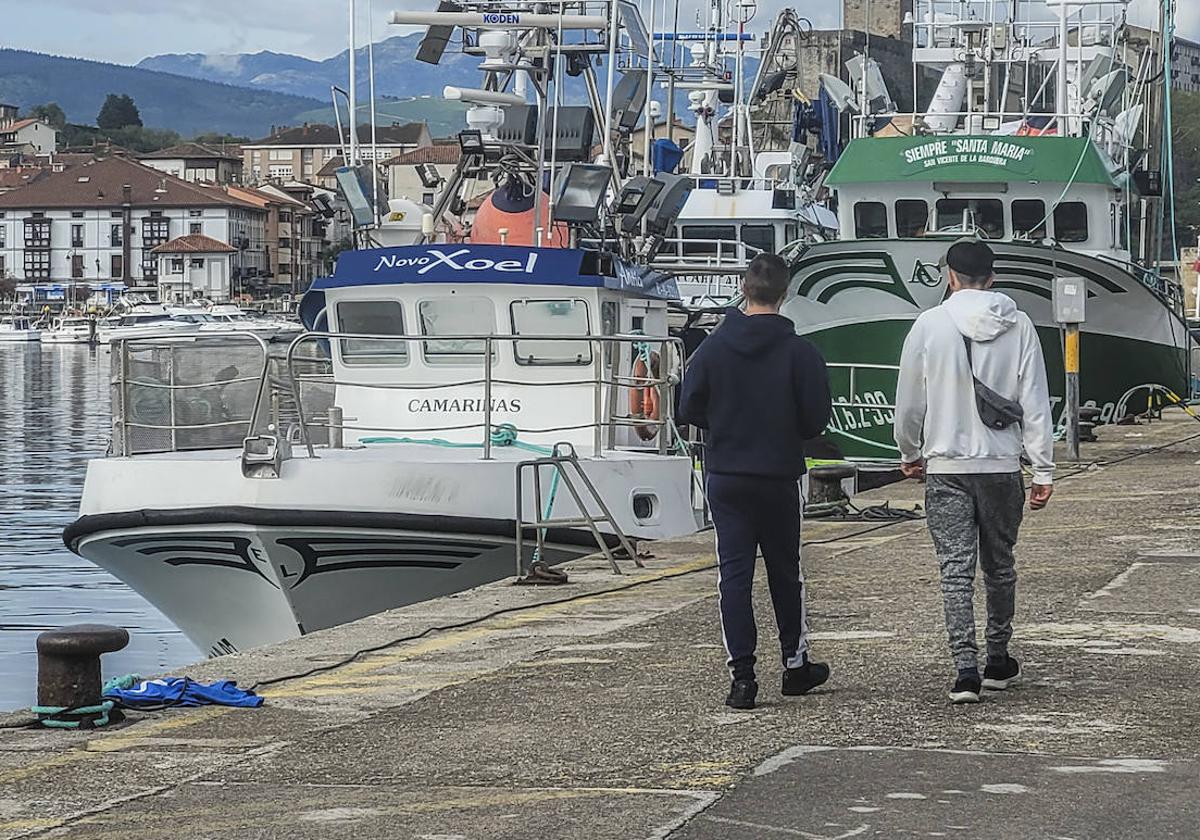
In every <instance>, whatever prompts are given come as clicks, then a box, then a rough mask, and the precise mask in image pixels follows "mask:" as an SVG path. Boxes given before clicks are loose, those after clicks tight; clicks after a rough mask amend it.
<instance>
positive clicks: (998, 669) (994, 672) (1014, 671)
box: [983, 656, 1021, 691]
mask: <svg viewBox="0 0 1200 840" xmlns="http://www.w3.org/2000/svg"><path fill="white" fill-rule="evenodd" d="M1020 681H1021V663H1020V662H1018V661H1017V660H1015V659H1013V658H1012V657H1011V656H1010V657H1008V659H1006V660H1005V661H1004V662H1001V663H999V664H996V665H993V664H992V663H991V662H989V663H988V664H987V667H986V668H984V669H983V687H984V688H986V689H988V690H989V691H1003V690H1004V689H1006V688H1008V687H1009V686H1010V685H1015V684H1017V683H1019V682H1020Z"/></svg>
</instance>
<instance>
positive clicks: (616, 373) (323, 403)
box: [250, 332, 684, 460]
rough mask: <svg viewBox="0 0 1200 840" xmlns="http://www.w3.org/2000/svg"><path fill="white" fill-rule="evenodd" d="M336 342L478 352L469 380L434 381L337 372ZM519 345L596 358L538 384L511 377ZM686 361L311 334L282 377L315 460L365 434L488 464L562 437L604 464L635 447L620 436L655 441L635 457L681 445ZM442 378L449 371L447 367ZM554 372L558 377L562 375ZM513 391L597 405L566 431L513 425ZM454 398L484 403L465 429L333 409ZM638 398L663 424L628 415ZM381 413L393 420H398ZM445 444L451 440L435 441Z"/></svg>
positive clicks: (396, 367) (439, 339) (670, 352)
mask: <svg viewBox="0 0 1200 840" xmlns="http://www.w3.org/2000/svg"><path fill="white" fill-rule="evenodd" d="M334 342H341V345H340V346H341V348H343V350H342V352H345V349H344V348H346V347H347V344H346V342H354V343H355V346H356V349H358V350H359V352H362V350H363V349H364V348H365V347H367V346H370V344H371V343H376V344H378V345H379V346H381V348H383V349H381V352H380V355H379V357H378V358H384V357H385V356H386V354H387V353H388V352H391V353H393V354H394V353H395V352H396V348H397V346H398V345H399V344H401V343H403V345H404V347H405V348H406V349H405V351H404V353H405V356H406V358H409V356H408V354H409V353H410V352H411V351H409V350H408V349H407V348H410V347H425V348H428V347H429V346H430V345H431V344H441V343H444V342H454V343H456V344H458V345H459V346H460V347H463V346H466V345H470V346H471V347H472V349H471V350H469V351H462V353H461V355H463V356H464V357H469V359H470V361H469V362H467V364H468V365H469V367H467V368H466V370H469V373H467V374H466V375H465V376H464V375H460V376H455V377H454V378H444V379H442V378H439V379H437V380H436V381H429V379H428V376H427V374H428V372H429V370H430V368H429V367H422V368H421V370H422V375H418V374H414V373H412V372H410V371H406V367H407V366H406V365H404V364H395V363H393V364H390V365H389V364H376V365H372V364H366V365H361V366H350V365H345V364H342V365H337V366H335V365H334V363H333V358H332V350H333V344H334ZM518 344H527V345H528V344H534V345H547V344H554V345H567V346H571V347H578V348H580V350H579V354H578V355H577V358H587V357H590V362H586V363H584V364H577V363H575V364H571V365H570V366H568V365H567V364H564V363H559V364H554V363H553V362H547V363H545V364H544V365H538V366H536V367H534V368H532V370H535V371H537V374H536V375H530V376H525V377H521V378H515V377H514V375H513V373H512V372H513V371H515V370H521V369H522V368H521V367H518V365H517V364H515V358H516V356H515V354H516V352H517V351H516V347H517V345H518ZM313 348H318V349H319V350H320V352H321V354H322V358H321V360H320V361H321V363H320V367H321V369H320V370H318V369H315V368H314V366H313V362H314V354H313V353H312V352H311V351H312V350H313ZM306 349H307V350H308V351H309V352H306ZM509 354H512V355H511V356H510V355H509ZM367 356H368V357H369V356H370V354H367ZM683 358H684V351H683V342H682V340H681V339H678V338H673V337H662V336H647V335H640V334H630V335H605V336H596V335H584V336H581V335H554V334H546V335H542V334H524V333H523V334H520V335H513V334H498V333H489V334H473V335H442V336H430V335H426V334H420V335H416V334H387V335H384V334H363V333H342V332H308V333H304V334H302V335H299V336H297V337H296V338H295V339H293V340H292V342H291V343H290V344H289V346H288V349H287V351H286V353H285V354H284V356H283V358H282V360H281V366H280V371H281V373H282V375H283V378H284V381H283V382H282V383H281V384H282V386H283V389H284V391H285V395H284V402H285V403H286V404H287V407H288V408H289V409H290V410H292V411H294V417H293V418H292V419H293V420H294V422H295V429H296V435H297V437H298V440H296V441H294V443H296V444H298V445H300V446H302V447H303V448H304V449H305V450H306V451H307V453H308V455H309V456H310V457H317V446H318V445H319V444H320V443H322V442H324V443H325V445H326V446H328V447H330V448H337V447H339V446H341V445H342V441H343V440H344V438H345V433H346V432H347V431H351V432H357V433H359V434H360V435H362V436H364V437H365V439H367V440H373V441H376V442H388V441H392V440H395V441H398V442H427V443H433V444H440V445H452V446H466V447H469V446H478V447H479V449H480V450H481V455H482V457H483V458H484V459H485V460H488V459H491V458H492V457H493V450H494V448H495V447H500V446H505V445H511V444H512V443H514V442H516V441H520V442H522V444H525V445H531V444H533V443H534V442H535V441H536V442H537V443H538V444H543V445H548V444H551V443H554V442H557V440H558V439H560V438H564V437H573V438H574V439H575V440H576V442H577V443H579V442H582V440H583V439H584V438H590V439H591V444H592V449H593V452H594V453H595V455H596V457H603V453H604V452H605V451H612V450H615V449H617V448H619V447H627V446H631V445H635V444H632V443H631V442H630V441H629V437H630V434H629V432H625V433H622V429H626V430H638V431H640V432H642V433H643V434H644V435H645V438H649V441H648V442H646V443H645V444H644V445H643V446H639V447H637V448H650V447H653V448H655V449H657V451H658V452H659V453H661V454H667V453H669V452H671V451H673V450H675V449H677V448H679V447H680V446H681V445H682V441H681V440H680V439H679V434H678V431H677V429H676V427H675V422H674V417H673V409H674V392H675V388H676V386H677V385H678V384H679V382H680V377H681V375H682V361H683ZM639 362H640V364H639ZM455 367H457V370H459V371H462V370H464V368H463V367H458V366H455ZM455 367H452V366H450V365H446V366H445V371H446V373H447V374H449V373H450V371H452V370H454V369H455ZM302 368H307V369H302ZM438 370H439V372H441V369H440V368H439V369H438ZM642 370H644V373H643V372H642ZM546 371H557V372H558V375H552V374H548V373H546ZM622 371H627V372H624V373H623V372H622ZM514 388H520V389H531V390H530V391H525V393H530V392H532V391H540V390H544V389H555V388H559V389H562V388H574V389H576V391H577V393H578V394H583V393H588V394H590V398H591V406H590V407H589V410H587V411H581V412H576V414H575V417H574V418H571V417H568V418H566V419H565V420H564V421H562V422H557V423H556V422H554V421H552V420H547V421H542V422H535V423H523V422H519V421H517V422H514V415H513V414H512V413H511V412H505V411H503V410H502V409H500V408H498V406H497V399H495V398H496V397H497V395H498V394H499V393H500V391H501V390H503V391H504V392H505V393H508V394H511V393H512V391H513V389H514ZM455 389H457V391H456V393H458V394H461V393H463V391H462V389H470V390H469V392H467V393H470V394H474V395H477V396H472V397H469V398H468V401H469V402H471V403H472V406H471V410H468V411H460V412H455V413H457V414H461V415H463V416H464V419H463V420H462V422H441V423H439V422H435V423H433V424H422V425H402V424H395V423H389V422H387V421H386V420H384V419H382V417H347V416H345V414H346V406H345V405H337V404H335V403H336V401H337V400H338V399H339V398H341V397H343V396H345V395H353V396H354V397H355V398H356V400H357V401H358V402H360V403H361V402H364V401H365V402H371V401H372V400H376V402H375V403H374V404H376V405H378V404H379V403H378V402H377V400H379V399H383V400H386V399H387V396H382V397H371V396H368V395H372V394H375V395H389V394H396V393H397V392H408V393H409V394H410V395H411V394H414V393H417V394H430V395H436V394H437V393H438V392H442V393H445V392H448V391H454V390H455ZM634 390H638V391H641V392H643V393H645V392H648V391H653V392H654V394H655V396H656V401H657V404H658V406H659V407H660V411H659V416H658V417H657V418H652V417H645V416H640V415H636V414H634V413H633V412H632V411H630V410H628V406H627V404H626V403H625V402H624V401H623V400H622V399H621V394H622V392H623V391H626V392H628V391H634ZM364 397H365V398H366V399H365V400H364ZM475 404H477V405H478V408H476V407H475ZM269 405H270V403H269V402H268V401H260V402H259V403H258V404H257V410H256V412H255V414H254V416H253V417H252V418H251V422H250V425H251V427H253V428H258V427H261V426H262V425H263V421H262V414H263V412H264V411H265V410H266V409H267V407H268V406H269ZM352 410H353V409H352ZM379 413H380V414H383V415H386V414H388V413H390V412H388V411H382V412H379ZM443 435H444V436H449V437H451V438H453V440H448V439H446V438H442V437H437V436H443ZM413 436H420V437H413ZM431 436H433V437H431ZM638 437H642V435H638ZM322 439H323V441H322ZM643 439H644V438H643Z"/></svg>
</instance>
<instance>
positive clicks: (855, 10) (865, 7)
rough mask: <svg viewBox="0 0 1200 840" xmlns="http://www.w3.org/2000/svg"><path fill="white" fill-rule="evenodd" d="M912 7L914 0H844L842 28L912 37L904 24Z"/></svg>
mask: <svg viewBox="0 0 1200 840" xmlns="http://www.w3.org/2000/svg"><path fill="white" fill-rule="evenodd" d="M912 8H913V0H842V29H849V30H855V31H859V32H870V33H871V35H872V36H874V35H880V36H882V37H885V38H896V39H901V38H904V37H905V36H908V37H911V33H910V32H907V31H906V27H905V25H904V15H905V14H906V13H908V12H911V11H912ZM868 14H869V15H870V19H869V20H868Z"/></svg>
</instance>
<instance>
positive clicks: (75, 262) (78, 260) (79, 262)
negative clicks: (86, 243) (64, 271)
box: [71, 254, 83, 280]
mask: <svg viewBox="0 0 1200 840" xmlns="http://www.w3.org/2000/svg"><path fill="white" fill-rule="evenodd" d="M82 277H83V254H72V255H71V278H72V279H74V280H78V279H80V278H82Z"/></svg>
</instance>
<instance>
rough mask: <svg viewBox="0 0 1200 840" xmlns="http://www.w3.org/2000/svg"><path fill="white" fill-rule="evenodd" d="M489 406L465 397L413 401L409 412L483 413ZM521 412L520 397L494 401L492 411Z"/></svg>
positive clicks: (481, 401) (410, 402)
mask: <svg viewBox="0 0 1200 840" xmlns="http://www.w3.org/2000/svg"><path fill="white" fill-rule="evenodd" d="M486 405H487V403H485V402H484V401H483V400H482V399H476V398H473V397H464V398H458V397H455V398H453V399H449V398H447V399H434V400H428V399H426V400H422V399H413V400H409V401H408V410H409V411H411V412H413V413H414V414H420V413H423V412H427V411H458V412H466V411H483V410H484V407H485V406H486ZM520 410H521V399H520V397H514V398H511V399H504V398H501V399H494V400H492V411H505V412H508V413H510V414H515V413H517V412H519V411H520Z"/></svg>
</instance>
